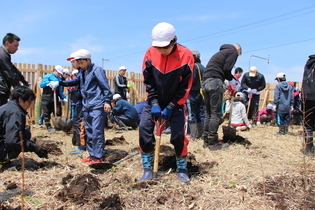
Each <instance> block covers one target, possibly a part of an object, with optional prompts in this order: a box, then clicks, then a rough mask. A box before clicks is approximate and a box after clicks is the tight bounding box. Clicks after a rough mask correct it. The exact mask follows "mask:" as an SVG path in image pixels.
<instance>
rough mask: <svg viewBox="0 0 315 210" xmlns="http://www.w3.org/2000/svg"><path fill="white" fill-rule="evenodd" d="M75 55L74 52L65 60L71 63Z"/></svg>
mask: <svg viewBox="0 0 315 210" xmlns="http://www.w3.org/2000/svg"><path fill="white" fill-rule="evenodd" d="M75 53H76V52H73V53H71V54H70V56H69V58H67V61H72V60H74V57H75Z"/></svg>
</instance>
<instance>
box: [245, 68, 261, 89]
mask: <svg viewBox="0 0 315 210" xmlns="http://www.w3.org/2000/svg"><path fill="white" fill-rule="evenodd" d="M241 85H242V88H244V89H246V90H247V89H248V88H250V89H256V90H257V91H262V90H263V89H265V87H266V81H265V77H264V75H262V74H261V73H258V74H257V76H256V77H250V76H249V72H246V73H245V74H244V76H243V78H242V82H241Z"/></svg>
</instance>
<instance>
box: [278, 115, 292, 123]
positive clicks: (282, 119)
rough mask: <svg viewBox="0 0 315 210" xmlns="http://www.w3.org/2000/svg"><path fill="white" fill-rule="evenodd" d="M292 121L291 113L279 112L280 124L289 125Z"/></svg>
mask: <svg viewBox="0 0 315 210" xmlns="http://www.w3.org/2000/svg"><path fill="white" fill-rule="evenodd" d="M289 122H290V113H285V114H283V113H282V114H279V113H277V124H278V125H288V124H289Z"/></svg>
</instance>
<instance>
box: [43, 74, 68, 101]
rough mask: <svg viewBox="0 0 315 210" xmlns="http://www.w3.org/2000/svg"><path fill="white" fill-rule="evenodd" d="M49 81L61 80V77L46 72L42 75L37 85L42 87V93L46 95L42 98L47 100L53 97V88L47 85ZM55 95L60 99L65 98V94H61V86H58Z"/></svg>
mask: <svg viewBox="0 0 315 210" xmlns="http://www.w3.org/2000/svg"><path fill="white" fill-rule="evenodd" d="M51 81H61V78H60V77H57V76H56V75H55V74H54V73H49V74H46V75H45V76H44V77H43V79H42V81H41V82H40V85H39V87H41V88H43V95H46V96H47V97H44V98H43V100H48V99H49V98H51V100H53V99H54V96H53V90H52V89H51V88H50V87H49V86H47V85H48V84H49V83H50V82H51ZM57 95H58V96H59V97H60V98H61V99H64V98H66V96H65V95H64V94H63V87H62V86H58V88H57Z"/></svg>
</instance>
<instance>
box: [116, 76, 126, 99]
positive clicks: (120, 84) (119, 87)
mask: <svg viewBox="0 0 315 210" xmlns="http://www.w3.org/2000/svg"><path fill="white" fill-rule="evenodd" d="M114 84H115V94H119V95H120V96H121V98H122V99H125V100H127V96H126V88H127V78H126V77H125V76H122V75H120V74H118V75H116V76H115V78H114Z"/></svg>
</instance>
